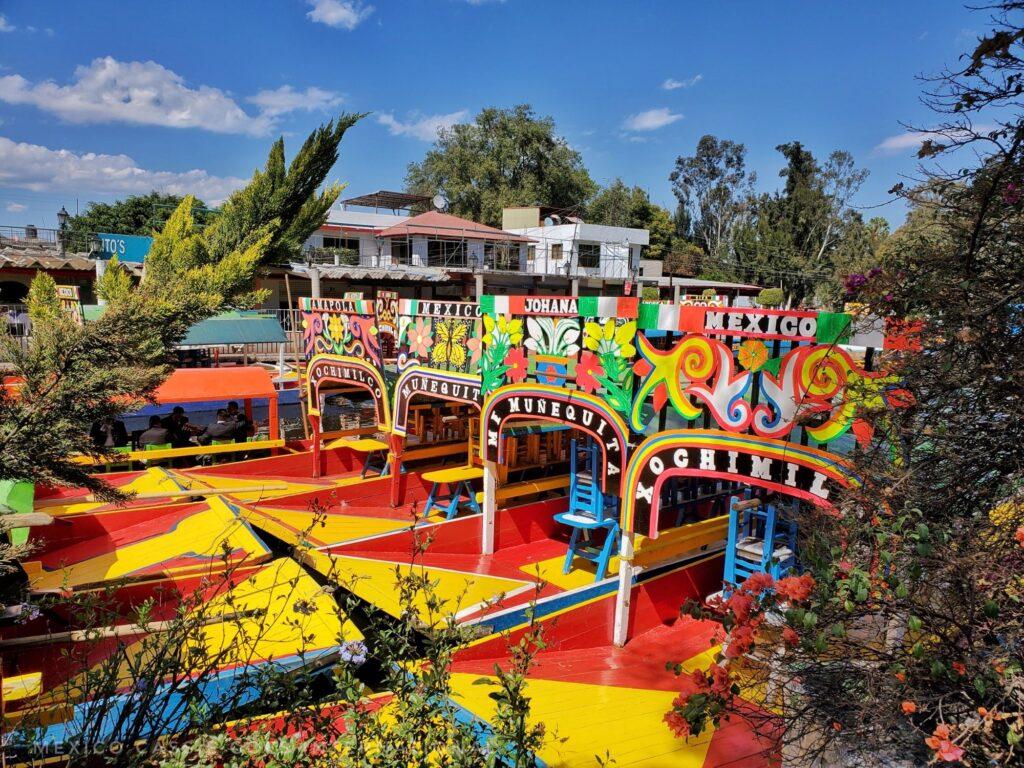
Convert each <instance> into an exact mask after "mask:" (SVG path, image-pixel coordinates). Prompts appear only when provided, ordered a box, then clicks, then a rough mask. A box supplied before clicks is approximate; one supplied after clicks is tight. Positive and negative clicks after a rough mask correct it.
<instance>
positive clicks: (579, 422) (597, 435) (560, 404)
mask: <svg viewBox="0 0 1024 768" xmlns="http://www.w3.org/2000/svg"><path fill="white" fill-rule="evenodd" d="M510 419H530V420H536V421H551V422H555V423H558V424H566V425H568V426H571V427H574V428H576V429H580V430H583V431H584V432H587V433H588V434H590V435H591V436H592V437H593V438H594V439H595V440H597V442H598V444H599V445H600V446H601V452H602V455H603V458H604V472H603V473H602V475H601V488H602V490H604V491H605V492H606V493H614V494H615V495H619V494H620V493H621V490H622V487H623V485H622V478H623V476H624V471H625V462H626V456H627V450H628V441H627V435H628V431H627V428H626V422H625V421H623V419H622V417H621V416H620V415H619V414H618V413H617V412H616V411H615V410H614V409H613V408H612V407H611V406H610V405H608V404H607V403H606V402H605V401H603V400H601V399H600V398H598V397H595V396H594V395H589V394H587V393H585V392H579V391H576V390H570V389H565V388H563V387H555V386H551V385H548V384H532V383H524V384H510V385H508V386H504V387H499V388H498V389H496V390H494V391H493V392H491V393H490V394H489V395H488V396H487V398H486V399H485V400H484V406H483V409H482V411H481V414H480V457H481V458H482V459H484V460H485V461H490V462H498V463H501V462H503V461H504V460H505V456H504V451H505V446H504V442H505V441H504V440H502V439H501V430H502V428H503V427H504V425H505V422H506V421H509V420H510Z"/></svg>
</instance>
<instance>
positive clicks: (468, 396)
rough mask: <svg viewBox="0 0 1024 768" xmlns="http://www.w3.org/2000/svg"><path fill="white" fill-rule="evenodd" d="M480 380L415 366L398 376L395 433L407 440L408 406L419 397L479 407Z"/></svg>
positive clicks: (465, 375) (468, 375)
mask: <svg viewBox="0 0 1024 768" xmlns="http://www.w3.org/2000/svg"><path fill="white" fill-rule="evenodd" d="M480 387H481V384H480V377H479V376H477V375H475V374H472V373H456V372H454V371H441V370H435V369H433V368H422V367H420V366H412V367H410V368H406V369H405V370H404V371H402V372H401V373H400V374H399V375H398V380H397V381H396V382H395V410H394V417H395V424H394V433H395V434H396V435H400V436H402V437H404V436H405V435H406V432H407V431H408V429H409V405H410V403H411V402H412V400H413V398H415V397H416V395H424V396H426V397H433V398H440V399H442V400H448V401H450V402H455V403H465V404H466V405H475V406H476V407H477V408H480V400H481V396H480Z"/></svg>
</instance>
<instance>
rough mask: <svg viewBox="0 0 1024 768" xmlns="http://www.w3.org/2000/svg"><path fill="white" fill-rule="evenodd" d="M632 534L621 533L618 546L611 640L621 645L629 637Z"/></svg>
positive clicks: (631, 587) (631, 590)
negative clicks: (617, 583) (617, 585)
mask: <svg viewBox="0 0 1024 768" xmlns="http://www.w3.org/2000/svg"><path fill="white" fill-rule="evenodd" d="M633 536H634V534H632V533H623V534H622V544H621V546H620V547H619V591H618V593H617V594H616V595H615V634H614V637H613V642H614V643H615V644H616V645H617V646H619V647H621V646H623V645H625V644H626V640H627V638H628V637H629V603H630V596H631V595H632V592H633V563H632V562H631V561H632V559H633Z"/></svg>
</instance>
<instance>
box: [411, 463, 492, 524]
mask: <svg viewBox="0 0 1024 768" xmlns="http://www.w3.org/2000/svg"><path fill="white" fill-rule="evenodd" d="M483 476H484V471H483V469H482V468H481V467H454V468H452V469H437V470H434V471H433V472H424V473H423V479H424V480H426V481H427V482H429V483H433V486H431V488H430V495H429V496H428V497H427V503H426V505H425V506H424V507H423V516H424V517H427V516H428V515H429V514H430V510H431V509H432V508H434V507H438V508H439V509H442V508H443V509H444V510H445V516H446V517H447V519H449V520H451V519H452V518H453V517H455V515H457V514H458V512H459V507H460V506H463V505H465V506H467V507H469V508H470V509H472V510H473V511H474V512H476V513H479V512H480V505H479V504H478V503H477V500H476V493H475V492H474V491H473V487H472V486H471V485H470V484H469V483H470V481H471V480H479V479H480V478H482V477H483ZM442 486H447V491H446V492H444V493H442V492H441V490H442ZM439 502H447V504H441V503H439Z"/></svg>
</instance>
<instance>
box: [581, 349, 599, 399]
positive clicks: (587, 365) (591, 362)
mask: <svg viewBox="0 0 1024 768" xmlns="http://www.w3.org/2000/svg"><path fill="white" fill-rule="evenodd" d="M598 376H604V368H602V367H601V363H600V361H599V359H598V357H597V355H595V354H594V353H593V352H589V351H587V352H584V353H583V354H582V355H580V361H579V362H578V363H577V364H576V386H578V387H579V388H580V389H582V390H583V391H584V392H594V391H595V390H597V389H598V388H599V387H600V386H601V382H599V381H598V380H597V377H598Z"/></svg>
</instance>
